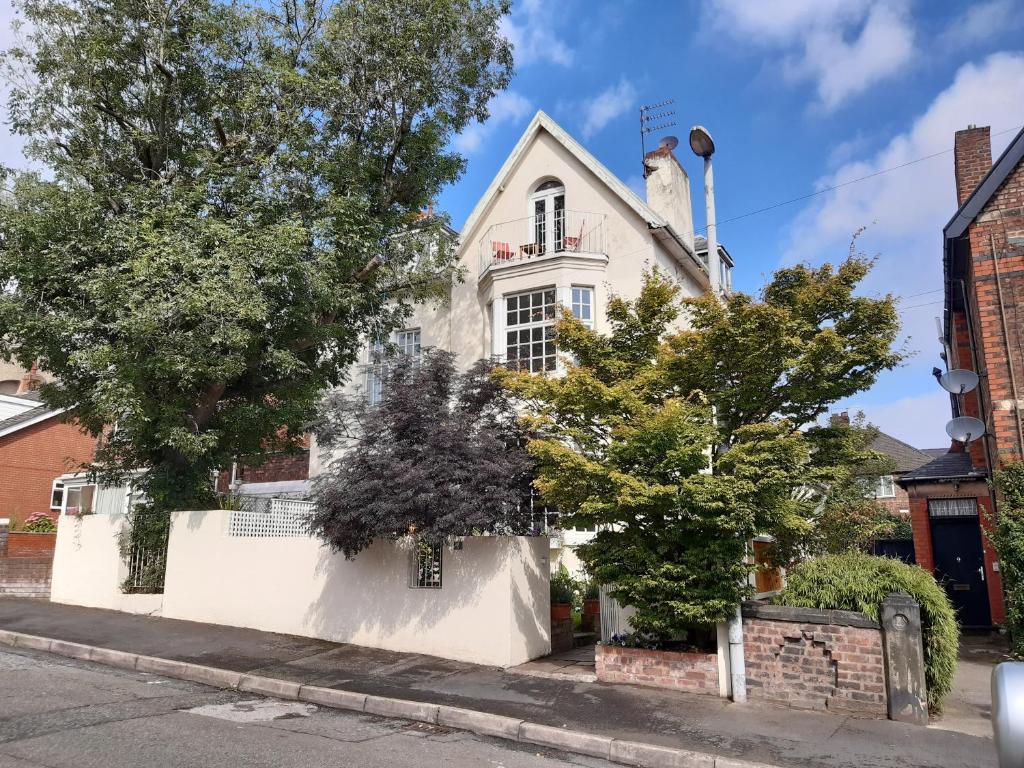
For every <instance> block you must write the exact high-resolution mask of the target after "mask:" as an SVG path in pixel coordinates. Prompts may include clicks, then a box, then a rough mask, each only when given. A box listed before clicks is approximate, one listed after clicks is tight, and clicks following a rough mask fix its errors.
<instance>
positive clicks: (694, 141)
mask: <svg viewBox="0 0 1024 768" xmlns="http://www.w3.org/2000/svg"><path fill="white" fill-rule="evenodd" d="M690 149H692V150H693V154H695V155H697V157H703V158H704V209H705V212H706V219H707V230H708V235H707V241H708V281H709V282H710V283H711V292H712V293H713V294H714V295H715V296H718V294H719V292H720V290H721V275H722V267H721V265H720V264H719V258H718V227H717V225H716V224H715V173H714V169H713V168H712V165H711V156H712V155H713V154H715V142H714V140H713V139H712V138H711V134H710V133H708V131H707V129H706V128H705V127H704V126H702V125H695V126H693V128H691V129H690Z"/></svg>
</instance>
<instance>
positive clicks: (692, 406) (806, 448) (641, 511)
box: [500, 256, 901, 640]
mask: <svg viewBox="0 0 1024 768" xmlns="http://www.w3.org/2000/svg"><path fill="white" fill-rule="evenodd" d="M869 269H870V261H869V260H866V259H863V258H859V257H856V256H851V257H850V258H849V259H848V260H846V261H845V262H843V263H842V264H841V265H840V266H839V267H838V268H835V269H833V268H832V267H829V266H825V267H821V268H819V269H811V268H809V267H805V266H798V267H793V268H789V269H783V270H780V271H778V272H777V273H776V274H775V275H774V277H773V279H772V280H771V282H770V283H769V284H768V285H767V286H766V287H765V288H764V290H763V292H762V295H761V296H760V297H759V298H755V297H751V296H747V295H744V294H739V293H737V294H733V295H732V296H730V297H728V298H727V299H726V300H725V301H724V302H719V301H718V300H717V299H715V298H713V297H711V296H710V295H705V296H703V297H700V298H696V299H689V300H686V301H682V302H681V301H680V300H679V295H678V294H679V292H678V288H677V286H676V284H674V283H673V282H671V281H670V280H668V279H665V278H664V277H662V276H661V275H659V274H658V273H654V274H650V275H648V276H647V278H646V280H645V285H644V288H643V290H642V292H641V294H640V296H639V297H638V298H637V299H635V300H633V301H627V300H625V299H622V298H613V299H612V300H611V301H610V302H609V306H608V311H607V316H608V323H609V326H610V329H611V332H610V333H609V334H608V335H602V334H599V333H597V332H595V331H593V330H591V329H590V328H588V327H586V326H584V325H583V324H582V323H580V322H578V321H576V320H575V319H573V317H572V316H571V314H569V313H565V314H563V316H562V318H561V320H560V321H559V323H558V324H557V328H556V341H557V343H558V345H559V348H560V350H561V351H562V352H563V353H568V354H567V355H566V359H565V366H566V372H565V375H564V376H561V377H542V376H532V375H529V374H523V373H514V372H505V373H501V374H500V375H501V377H502V379H503V380H504V381H505V383H506V384H507V385H508V386H510V387H511V388H512V389H513V390H514V391H516V392H517V393H518V394H519V395H520V396H522V397H523V398H525V399H526V401H527V404H528V406H529V414H530V415H529V416H528V419H529V425H528V426H529V428H530V429H531V430H535V431H536V432H537V433H539V434H540V437H539V438H538V439H536V440H534V441H533V442H532V443H531V444H530V450H531V452H532V453H533V454H534V456H535V457H536V458H537V459H538V461H539V464H540V472H539V479H538V480H537V481H536V485H537V487H538V489H539V490H540V491H541V493H542V495H543V496H544V498H545V500H546V501H548V502H549V503H552V504H554V505H556V506H557V507H558V508H559V510H560V511H561V512H562V513H563V514H564V515H565V520H566V523H567V524H569V525H574V526H577V527H585V526H594V525H596V526H598V529H599V530H598V533H597V535H596V537H595V538H594V540H593V541H592V542H591V543H589V544H587V545H585V546H581V547H580V548H579V550H578V551H579V554H580V557H581V559H582V560H583V561H584V563H585V564H586V566H587V570H588V572H589V573H590V574H591V575H592V576H593V577H594V578H595V580H596V581H598V582H599V583H602V584H608V585H613V586H614V591H613V595H614V596H616V597H617V598H618V599H619V600H620V601H621V602H623V603H625V604H628V605H632V606H633V607H634V608H636V611H637V612H636V616H635V617H634V618H633V619H632V623H633V625H634V627H635V628H636V629H637V631H639V632H640V633H642V634H644V635H646V636H649V637H652V638H655V639H658V640H665V639H668V638H671V637H673V636H675V635H677V634H678V633H680V632H682V631H684V630H686V629H688V628H692V627H694V626H697V625H707V624H709V623H712V622H715V621H719V620H722V619H724V618H726V617H727V616H729V615H730V614H731V613H732V612H733V611H734V610H735V606H736V605H737V603H738V601H739V600H740V599H741V598H743V597H744V596H745V595H746V594H748V588H747V586H746V584H747V576H748V574H749V572H750V569H751V568H752V566H751V565H750V564H749V563H748V562H747V558H746V557H745V548H746V544H747V542H748V541H749V539H750V538H751V537H752V536H754V535H758V534H770V535H774V536H777V537H778V538H779V540H780V541H783V542H790V543H791V545H792V546H793V547H797V546H799V544H800V542H801V541H802V540H803V539H804V538H805V537H806V536H808V535H809V534H810V533H811V531H812V530H813V527H814V517H815V510H816V509H817V508H818V506H819V500H818V499H817V498H815V497H813V496H812V497H808V496H807V495H806V494H802V493H801V490H802V489H804V488H805V487H807V486H808V485H819V486H820V485H825V484H827V482H828V480H829V478H830V477H831V473H832V471H833V468H832V467H830V466H826V464H828V462H827V461H826V460H825V457H824V455H823V454H822V455H820V456H818V458H815V457H816V454H818V451H817V450H816V445H815V440H814V438H815V433H806V432H802V431H800V429H799V427H801V426H803V425H805V424H807V423H808V422H812V421H813V420H814V419H815V418H817V417H818V416H820V415H822V414H823V413H825V412H826V411H827V409H828V406H829V404H830V403H833V402H835V401H836V400H838V399H840V398H843V397H847V396H849V395H852V394H854V393H856V392H858V391H860V390H862V389H864V388H866V387H868V386H870V385H871V383H872V382H873V381H874V380H875V377H876V376H877V375H878V373H879V372H881V371H883V370H886V369H888V368H892V367H893V366H895V365H896V364H897V363H898V362H899V360H900V359H901V354H900V353H899V352H898V351H894V350H893V343H894V342H895V340H896V336H897V334H898V329H899V326H898V321H897V316H896V311H895V306H894V302H893V299H892V298H891V297H884V298H881V299H870V298H863V297H859V296H857V295H855V293H854V291H855V289H856V288H857V286H858V284H859V283H860V281H861V280H862V279H863V277H864V276H865V274H866V273H867V271H868V270H869ZM680 326H682V327H683V328H685V330H679V327H680ZM821 436H823V437H824V435H821ZM834 452H836V451H834ZM791 555H792V553H789V556H791Z"/></svg>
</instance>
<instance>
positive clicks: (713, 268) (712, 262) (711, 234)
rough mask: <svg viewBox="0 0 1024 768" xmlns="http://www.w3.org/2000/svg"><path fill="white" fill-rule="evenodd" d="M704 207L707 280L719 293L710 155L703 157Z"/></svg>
mask: <svg viewBox="0 0 1024 768" xmlns="http://www.w3.org/2000/svg"><path fill="white" fill-rule="evenodd" d="M704 207H705V210H706V211H707V229H708V280H709V282H710V283H711V292H712V293H713V294H714V295H715V296H718V295H719V291H720V288H721V286H720V285H719V282H720V281H719V278H720V276H721V269H722V268H721V266H720V265H719V259H718V226H717V224H716V223H715V174H714V170H713V169H712V167H711V156H710V155H708V156H707V157H705V158H704Z"/></svg>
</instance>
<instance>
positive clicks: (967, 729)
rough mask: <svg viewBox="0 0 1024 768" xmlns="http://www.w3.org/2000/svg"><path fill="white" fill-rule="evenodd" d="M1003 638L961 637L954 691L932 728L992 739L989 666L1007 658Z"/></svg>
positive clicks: (985, 636) (990, 671)
mask: <svg viewBox="0 0 1024 768" xmlns="http://www.w3.org/2000/svg"><path fill="white" fill-rule="evenodd" d="M1007 651H1008V648H1007V644H1006V640H1005V639H1004V638H1000V637H998V636H992V635H965V636H963V637H961V638H960V664H959V665H958V666H957V669H956V678H955V679H954V681H953V691H952V693H950V695H949V696H948V697H947V699H946V702H945V706H944V708H943V712H942V717H940V718H938V719H936V720H935V721H934V723H933V725H932V727H934V728H940V729H943V730H950V731H958V732H960V733H966V734H968V735H970V736H982V737H985V738H992V668H993V667H995V665H996V664H998V663H999V662H1000V661H1005V660H1006V659H1008V658H1009V656H1008V654H1007Z"/></svg>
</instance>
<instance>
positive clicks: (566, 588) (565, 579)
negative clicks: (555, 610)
mask: <svg viewBox="0 0 1024 768" xmlns="http://www.w3.org/2000/svg"><path fill="white" fill-rule="evenodd" d="M578 592H579V582H577V581H576V579H574V578H573V577H572V576H570V575H569V571H568V569H566V567H565V566H564V565H562V566H559V568H558V571H557V572H556V573H555V574H553V575H552V576H551V604H552V605H554V604H555V603H569V604H570V605H575V604H576V595H577V593H578Z"/></svg>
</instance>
